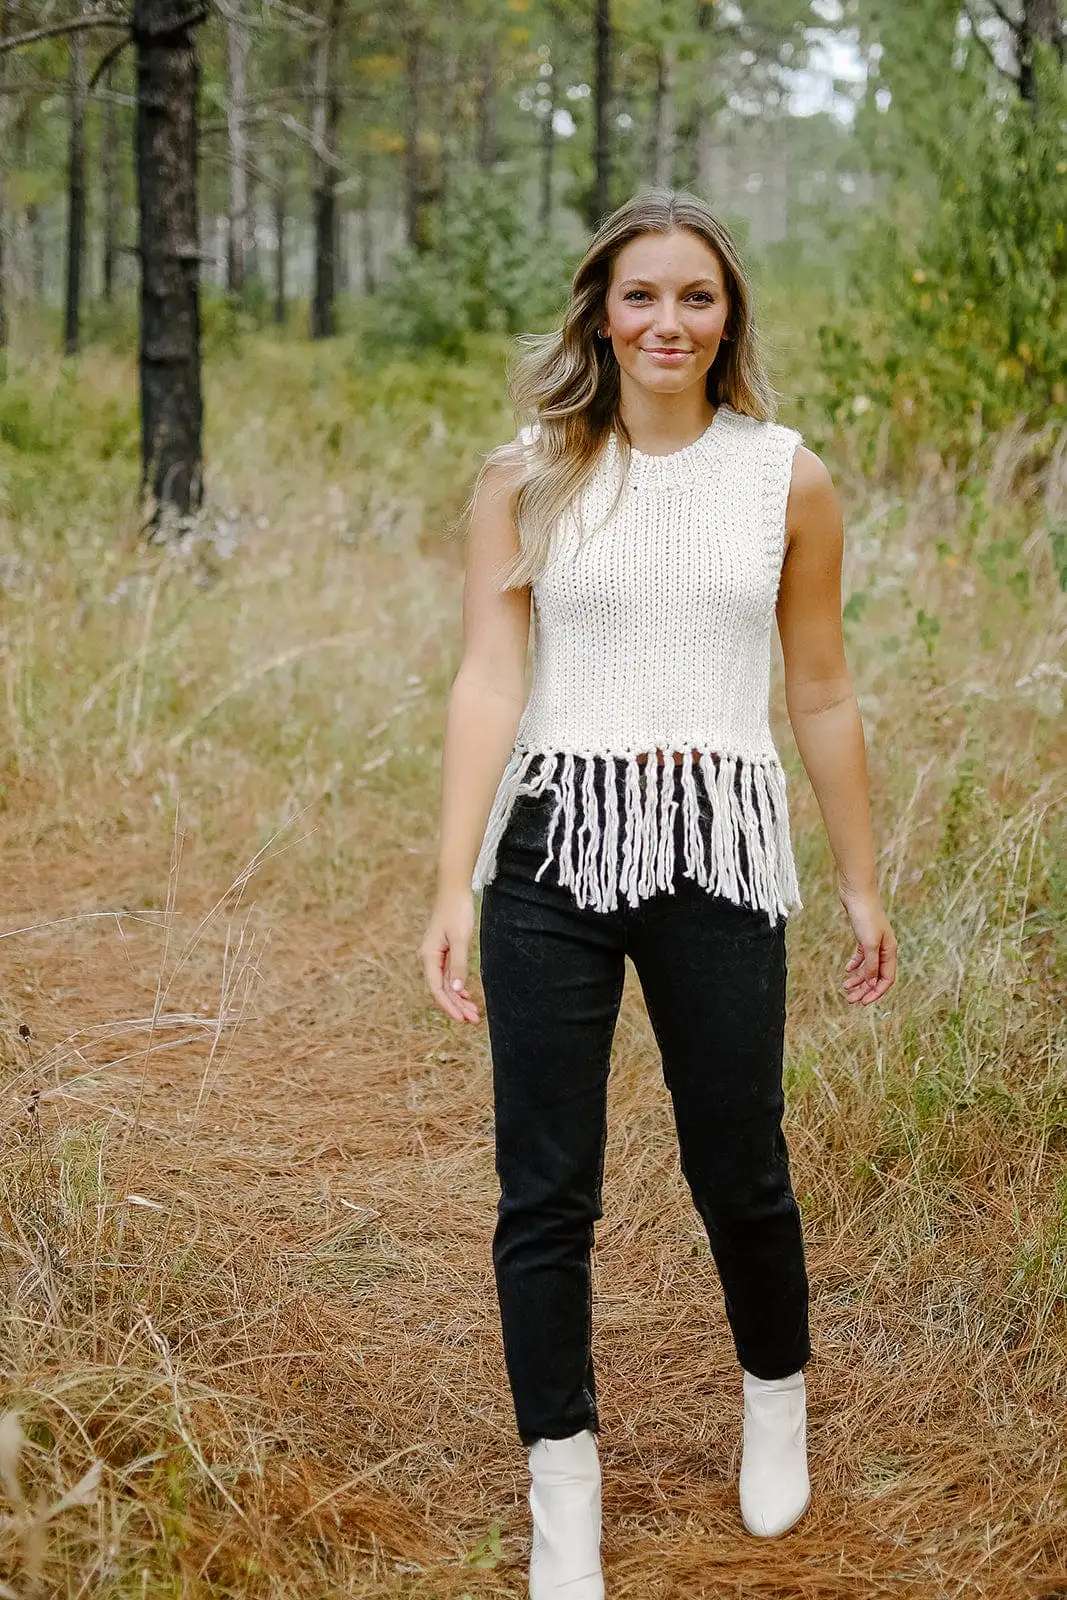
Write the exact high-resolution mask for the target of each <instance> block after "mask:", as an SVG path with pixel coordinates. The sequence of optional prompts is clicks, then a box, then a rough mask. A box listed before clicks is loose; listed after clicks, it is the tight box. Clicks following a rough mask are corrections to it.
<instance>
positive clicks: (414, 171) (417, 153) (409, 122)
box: [404, 19, 430, 250]
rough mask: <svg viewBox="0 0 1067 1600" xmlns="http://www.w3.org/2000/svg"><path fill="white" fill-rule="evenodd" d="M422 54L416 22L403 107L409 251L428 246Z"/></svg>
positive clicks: (411, 30) (409, 46) (419, 26)
mask: <svg viewBox="0 0 1067 1600" xmlns="http://www.w3.org/2000/svg"><path fill="white" fill-rule="evenodd" d="M422 55H423V49H422V24H421V23H420V22H419V21H418V19H415V20H414V21H412V22H410V23H409V24H408V40H407V54H406V56H405V67H406V73H405V75H406V84H405V88H406V95H405V106H404V220H405V222H406V224H407V243H408V245H409V246H410V248H411V249H412V250H427V249H428V248H429V246H430V239H429V233H428V230H427V227H426V213H425V208H424V206H423V198H424V194H423V176H422V150H421V145H420V137H421V133H422V116H423V104H422V100H423V61H422Z"/></svg>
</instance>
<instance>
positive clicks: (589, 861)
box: [576, 757, 604, 911]
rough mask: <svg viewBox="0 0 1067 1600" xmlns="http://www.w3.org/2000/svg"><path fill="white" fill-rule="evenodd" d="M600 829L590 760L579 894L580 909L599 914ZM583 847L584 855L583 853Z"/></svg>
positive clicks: (586, 774) (584, 774)
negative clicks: (586, 906)
mask: <svg viewBox="0 0 1067 1600" xmlns="http://www.w3.org/2000/svg"><path fill="white" fill-rule="evenodd" d="M600 843H601V829H600V816H599V813H598V812H597V802H596V767H595V764H594V758H593V757H587V758H586V762H585V767H584V770H583V772H582V830H581V837H580V839H579V843H578V893H577V896H576V898H577V901H578V904H579V905H580V906H584V905H586V904H588V903H590V902H592V904H593V906H594V908H595V909H596V910H597V911H602V910H603V909H604V907H603V906H602V905H601V903H600V891H599V888H598V886H597V873H598V869H599V866H600ZM583 846H584V851H583Z"/></svg>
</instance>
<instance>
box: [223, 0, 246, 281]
mask: <svg viewBox="0 0 1067 1600" xmlns="http://www.w3.org/2000/svg"><path fill="white" fill-rule="evenodd" d="M248 42H249V40H248V24H247V22H246V21H245V18H244V15H243V13H242V9H241V0H229V9H228V11H227V13H226V80H227V104H226V128H227V133H228V135H229V142H230V200H229V209H228V212H227V221H228V231H227V237H226V288H227V289H228V290H229V292H230V293H231V294H236V295H243V294H244V289H245V232H246V220H245V214H246V210H247V206H248V125H247V114H246V108H245V78H246V74H247V67H248Z"/></svg>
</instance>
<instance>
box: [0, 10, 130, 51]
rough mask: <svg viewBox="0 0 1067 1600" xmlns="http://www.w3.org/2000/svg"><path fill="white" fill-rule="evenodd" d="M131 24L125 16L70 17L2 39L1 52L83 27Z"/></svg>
mask: <svg viewBox="0 0 1067 1600" xmlns="http://www.w3.org/2000/svg"><path fill="white" fill-rule="evenodd" d="M129 26H130V24H129V19H128V18H125V17H68V18H67V20H66V22H50V23H49V24H48V26H47V28H35V29H34V30H33V32H32V33H18V34H16V35H15V37H14V38H13V39H0V54H2V53H3V52H5V51H7V50H17V49H18V48H19V46H20V45H24V44H37V43H38V41H39V40H41V39H55V38H58V37H59V35H60V34H64V33H76V32H78V31H79V30H80V29H82V28H123V29H126V28H128V27H129Z"/></svg>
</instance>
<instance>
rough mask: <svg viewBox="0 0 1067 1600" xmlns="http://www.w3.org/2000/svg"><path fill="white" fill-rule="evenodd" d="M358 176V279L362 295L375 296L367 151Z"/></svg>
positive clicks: (369, 170) (372, 230)
mask: <svg viewBox="0 0 1067 1600" xmlns="http://www.w3.org/2000/svg"><path fill="white" fill-rule="evenodd" d="M359 176H360V185H359V259H360V279H361V281H362V284H363V293H364V294H375V293H376V292H377V287H378V281H377V273H376V271H375V266H374V226H373V221H372V218H371V192H372V191H371V162H370V153H369V152H368V151H364V153H363V156H362V161H361V166H360V174H359Z"/></svg>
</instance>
